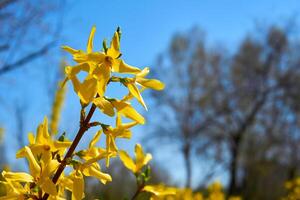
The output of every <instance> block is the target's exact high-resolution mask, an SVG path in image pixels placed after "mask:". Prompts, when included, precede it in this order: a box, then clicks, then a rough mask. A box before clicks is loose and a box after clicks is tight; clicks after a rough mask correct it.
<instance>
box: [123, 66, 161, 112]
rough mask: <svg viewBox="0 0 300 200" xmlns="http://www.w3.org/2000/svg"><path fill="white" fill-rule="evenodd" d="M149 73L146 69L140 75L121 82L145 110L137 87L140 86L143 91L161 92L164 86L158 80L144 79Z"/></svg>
mask: <svg viewBox="0 0 300 200" xmlns="http://www.w3.org/2000/svg"><path fill="white" fill-rule="evenodd" d="M149 71H150V70H149V68H148V67H146V68H144V69H143V70H142V71H141V72H140V73H137V74H136V75H135V77H134V78H126V79H125V81H124V82H123V84H124V85H125V86H126V87H127V88H128V90H129V92H130V93H131V94H132V95H133V96H134V97H135V98H136V99H137V100H138V101H139V102H140V103H141V104H142V105H143V106H144V108H145V109H146V110H147V106H146V104H145V102H144V99H143V97H142V96H141V94H140V91H139V89H138V87H137V85H140V86H142V87H143V88H145V89H146V88H150V89H154V90H163V89H164V87H165V86H164V84H163V83H162V82H161V81H159V80H156V79H147V78H145V76H146V75H147V74H148V73H149Z"/></svg>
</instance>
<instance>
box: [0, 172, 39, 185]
mask: <svg viewBox="0 0 300 200" xmlns="http://www.w3.org/2000/svg"><path fill="white" fill-rule="evenodd" d="M2 176H3V177H4V178H5V180H7V181H16V182H26V183H27V182H33V181H34V178H33V177H32V176H31V175H30V174H27V173H24V172H6V171H3V172H2Z"/></svg>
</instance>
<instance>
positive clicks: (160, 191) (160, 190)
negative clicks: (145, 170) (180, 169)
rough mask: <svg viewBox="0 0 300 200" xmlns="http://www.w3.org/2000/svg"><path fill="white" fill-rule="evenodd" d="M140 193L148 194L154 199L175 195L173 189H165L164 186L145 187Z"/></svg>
mask: <svg viewBox="0 0 300 200" xmlns="http://www.w3.org/2000/svg"><path fill="white" fill-rule="evenodd" d="M142 191H144V192H149V193H151V194H152V195H154V196H156V197H161V196H166V195H175V194H176V189H175V188H171V187H166V186H164V185H146V186H145V187H144V188H143V190H142Z"/></svg>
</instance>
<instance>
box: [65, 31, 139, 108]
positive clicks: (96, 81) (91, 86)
mask: <svg viewBox="0 0 300 200" xmlns="http://www.w3.org/2000/svg"><path fill="white" fill-rule="evenodd" d="M95 31H96V28H95V27H93V28H92V31H91V33H90V37H89V40H88V44H87V50H86V52H84V51H81V50H75V49H72V48H71V47H67V46H64V47H63V49H64V50H66V51H68V52H69V53H71V54H72V55H73V59H74V60H75V61H76V62H77V63H78V65H77V66H75V67H73V68H72V67H67V68H66V74H67V79H70V80H71V81H72V83H73V86H74V90H75V92H76V93H77V94H78V96H79V98H80V100H81V101H82V102H83V103H86V104H87V103H89V102H91V101H93V99H94V97H95V95H96V94H98V95H99V96H100V97H103V95H104V93H105V90H106V85H107V83H108V81H109V79H110V75H111V72H117V73H130V74H135V73H138V72H140V71H141V70H140V69H138V68H136V67H132V66H130V65H127V64H126V63H125V62H124V61H123V60H122V59H120V57H121V55H122V54H121V52H120V34H121V33H120V30H119V29H118V30H117V31H116V32H115V33H114V36H113V38H112V41H111V45H110V47H109V48H107V47H106V44H105V43H104V44H105V45H104V48H105V49H104V52H93V40H94V35H95ZM80 71H85V72H87V73H88V75H87V77H86V78H85V80H84V81H83V83H80V81H79V80H78V78H77V77H76V75H77V74H78V73H79V72H80Z"/></svg>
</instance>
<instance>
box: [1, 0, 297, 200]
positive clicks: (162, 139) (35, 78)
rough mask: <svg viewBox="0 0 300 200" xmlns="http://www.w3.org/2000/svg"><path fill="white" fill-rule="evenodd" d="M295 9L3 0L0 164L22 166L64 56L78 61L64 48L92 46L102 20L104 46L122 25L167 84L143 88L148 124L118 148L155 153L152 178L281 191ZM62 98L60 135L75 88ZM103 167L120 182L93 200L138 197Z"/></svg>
mask: <svg viewBox="0 0 300 200" xmlns="http://www.w3.org/2000/svg"><path fill="white" fill-rule="evenodd" d="M299 12H300V3H299V1H298V0H286V1H280V0H262V1H259V0H253V1H246V0H239V1H238V0H190V1H184V0H177V1H174V0H173V1H171V0H165V1H159V0H152V1H150V0H145V1H137V0H136V1H121V0H113V1H100V0H94V1H83V0H77V1H71V0H61V1H59V0H53V1H44V0H43V1H37V0H22V1H21V0H0V127H1V129H0V133H1V144H0V164H1V168H5V167H8V166H9V167H10V168H11V169H12V170H27V168H26V162H25V160H22V159H21V160H16V159H15V153H16V151H17V150H18V149H19V148H20V147H22V146H24V145H26V144H27V142H28V141H27V133H28V132H35V130H36V127H37V125H38V124H39V123H41V122H42V120H43V118H44V116H48V117H49V118H51V116H52V110H53V109H52V108H53V105H54V104H55V101H54V99H55V95H56V90H57V88H58V87H57V85H58V82H59V81H61V80H62V79H63V76H64V75H63V70H62V68H63V67H62V66H63V65H64V64H62V63H63V62H67V63H69V64H74V63H73V62H72V60H71V57H70V56H69V55H67V54H65V53H64V52H62V50H61V48H60V46H62V45H69V46H71V47H74V48H75V49H85V48H86V43H87V38H88V35H89V32H90V29H91V27H92V26H93V25H96V27H97V32H96V36H95V48H96V49H97V50H100V49H101V46H102V40H103V39H104V38H106V39H108V40H110V38H111V36H112V35H113V33H114V31H115V30H116V28H117V27H118V26H120V27H121V28H122V41H121V50H122V53H123V58H124V60H125V61H126V62H127V63H129V64H131V65H133V66H137V67H139V68H143V67H145V66H150V69H151V70H152V71H151V76H153V77H156V78H158V79H160V80H162V81H163V82H165V84H166V88H165V90H164V91H162V92H148V91H146V92H145V93H144V94H143V96H144V98H145V100H146V103H147V104H148V108H149V111H148V112H146V111H144V110H143V108H142V107H141V106H139V105H138V104H136V105H137V107H138V110H139V111H140V112H142V113H143V114H144V115H145V116H146V119H147V124H146V125H145V126H139V127H138V128H135V129H134V131H133V133H134V134H133V139H132V140H130V141H119V143H118V145H119V146H120V148H121V149H126V150H128V151H129V152H131V153H132V154H133V147H134V144H135V143H137V142H138V143H141V144H142V145H143V146H145V149H146V151H148V152H151V153H152V154H153V157H154V160H153V161H152V169H153V170H152V181H153V182H154V183H161V182H163V183H165V184H168V185H172V186H178V187H192V188H193V189H194V190H195V191H197V190H202V189H203V188H205V187H206V186H207V185H208V184H209V183H211V182H212V181H216V180H218V181H220V182H221V183H222V184H223V185H224V187H225V189H226V191H227V194H230V195H232V194H238V195H241V196H242V197H243V199H250V200H253V199H256V200H260V199H261V200H266V199H280V198H281V197H282V196H283V195H284V194H285V189H284V183H285V181H287V180H289V179H293V178H295V177H297V176H299V166H300V145H299V143H300V105H299V102H300V27H299V14H300V13H299ZM120 93H122V92H120V91H118V90H114V91H113V92H112V95H120ZM122 94H123V93H122ZM62 96H64V95H62ZM62 98H63V97H62ZM63 99H64V104H63V107H62V111H61V117H60V119H61V120H60V123H59V126H58V133H62V132H64V131H65V132H66V133H67V136H68V137H69V138H73V137H74V134H75V132H76V131H77V129H78V122H79V111H80V104H79V102H78V99H77V97H76V96H75V94H74V92H73V89H72V87H71V85H68V87H67V90H66V95H65V98H63ZM99 114H100V113H98V115H99ZM96 117H97V116H95V118H96ZM99 118H100V119H102V116H100V115H99ZM103 120H108V122H110V120H109V119H103ZM93 131H95V130H91V132H93ZM91 136H92V134H91V135H87V138H89V137H91ZM87 142H88V139H86V142H85V141H84V140H83V141H82V144H81V146H82V147H83V146H85V145H86V143H87ZM104 170H108V171H109V172H110V173H111V174H112V178H113V180H114V181H113V182H112V183H110V184H107V185H105V186H104V185H101V184H99V183H98V182H96V181H93V180H89V181H88V183H89V186H88V188H87V195H86V196H87V199H92V198H104V199H121V197H124V196H130V195H132V193H134V191H135V188H134V187H135V186H134V185H135V182H134V177H131V175H130V174H129V172H128V171H127V170H126V169H124V167H122V165H121V164H120V161H119V160H118V159H115V160H114V161H113V164H112V167H111V168H110V169H104ZM128 180H129V181H128ZM116 191H117V192H116Z"/></svg>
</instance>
